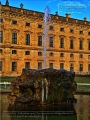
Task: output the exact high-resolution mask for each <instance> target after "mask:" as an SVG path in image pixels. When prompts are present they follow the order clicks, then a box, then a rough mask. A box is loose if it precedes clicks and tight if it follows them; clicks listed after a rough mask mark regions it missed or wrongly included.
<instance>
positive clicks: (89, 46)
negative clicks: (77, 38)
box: [88, 41, 90, 50]
mask: <svg viewBox="0 0 90 120" xmlns="http://www.w3.org/2000/svg"><path fill="white" fill-rule="evenodd" d="M88 50H90V41H89V42H88Z"/></svg>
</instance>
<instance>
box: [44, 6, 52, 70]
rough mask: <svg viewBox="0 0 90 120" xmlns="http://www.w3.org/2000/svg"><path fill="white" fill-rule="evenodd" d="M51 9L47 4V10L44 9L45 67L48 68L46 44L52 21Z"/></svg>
mask: <svg viewBox="0 0 90 120" xmlns="http://www.w3.org/2000/svg"><path fill="white" fill-rule="evenodd" d="M50 19H51V18H50V9H49V7H48V6H47V7H46V8H45V11H44V18H43V20H44V30H43V33H44V41H43V42H44V44H43V45H44V68H46V52H47V46H46V43H47V40H48V23H49V22H50Z"/></svg>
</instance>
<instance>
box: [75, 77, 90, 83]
mask: <svg viewBox="0 0 90 120" xmlns="http://www.w3.org/2000/svg"><path fill="white" fill-rule="evenodd" d="M75 81H76V82H77V83H90V77H75Z"/></svg>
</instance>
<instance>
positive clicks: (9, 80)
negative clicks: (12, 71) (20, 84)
mask: <svg viewBox="0 0 90 120" xmlns="http://www.w3.org/2000/svg"><path fill="white" fill-rule="evenodd" d="M15 79H16V77H1V78H0V82H11V81H13V80H15Z"/></svg>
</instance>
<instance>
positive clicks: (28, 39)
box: [26, 34, 30, 45]
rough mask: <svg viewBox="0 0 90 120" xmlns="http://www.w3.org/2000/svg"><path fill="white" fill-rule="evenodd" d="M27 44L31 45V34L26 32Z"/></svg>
mask: <svg viewBox="0 0 90 120" xmlns="http://www.w3.org/2000/svg"><path fill="white" fill-rule="evenodd" d="M26 45H30V35H29V34H26Z"/></svg>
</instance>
